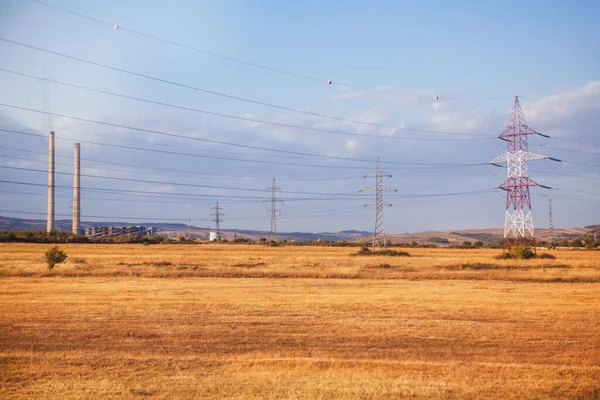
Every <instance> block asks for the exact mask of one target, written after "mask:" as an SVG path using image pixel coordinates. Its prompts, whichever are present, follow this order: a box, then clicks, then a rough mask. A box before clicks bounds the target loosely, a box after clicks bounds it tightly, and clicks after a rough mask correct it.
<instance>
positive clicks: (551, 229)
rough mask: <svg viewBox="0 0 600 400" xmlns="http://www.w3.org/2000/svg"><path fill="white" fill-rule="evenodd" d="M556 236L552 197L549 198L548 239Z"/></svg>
mask: <svg viewBox="0 0 600 400" xmlns="http://www.w3.org/2000/svg"><path fill="white" fill-rule="evenodd" d="M553 238H554V223H553V222H552V199H548V240H552V239H553Z"/></svg>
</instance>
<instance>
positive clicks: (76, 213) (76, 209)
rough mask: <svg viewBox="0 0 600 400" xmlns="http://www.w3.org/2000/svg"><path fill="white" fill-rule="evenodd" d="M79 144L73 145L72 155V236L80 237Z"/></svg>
mask: <svg viewBox="0 0 600 400" xmlns="http://www.w3.org/2000/svg"><path fill="white" fill-rule="evenodd" d="M79 148H80V145H79V143H75V153H74V155H73V160H74V161H73V168H74V170H73V234H74V235H80V234H81V228H80V223H81V220H80V212H81V203H80V202H79V199H80V197H79V189H80V186H79V179H80V177H79V171H80V168H79Z"/></svg>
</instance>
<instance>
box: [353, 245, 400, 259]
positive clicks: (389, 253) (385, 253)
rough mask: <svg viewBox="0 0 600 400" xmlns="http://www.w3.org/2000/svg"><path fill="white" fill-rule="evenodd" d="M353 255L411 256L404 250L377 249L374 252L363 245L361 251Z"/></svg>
mask: <svg viewBox="0 0 600 400" xmlns="http://www.w3.org/2000/svg"><path fill="white" fill-rule="evenodd" d="M351 255H353V256H393V257H410V254H409V253H407V252H406V251H402V250H376V251H375V252H373V250H371V249H370V248H368V247H362V248H361V249H360V251H358V252H356V253H352V254H351Z"/></svg>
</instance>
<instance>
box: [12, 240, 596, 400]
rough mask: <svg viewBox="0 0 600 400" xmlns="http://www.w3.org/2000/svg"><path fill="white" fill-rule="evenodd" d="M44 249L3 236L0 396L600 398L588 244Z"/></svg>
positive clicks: (592, 268)
mask: <svg viewBox="0 0 600 400" xmlns="http://www.w3.org/2000/svg"><path fill="white" fill-rule="evenodd" d="M48 247H49V246H48V245H45V246H44V245H27V244H6V245H1V246H0V254H1V255H2V261H0V277H1V278H0V280H1V285H2V286H1V287H0V288H1V289H0V329H1V331H2V335H0V371H2V373H0V397H2V398H59V397H60V398H67V399H68V398H103V399H104V398H123V397H124V398H143V397H146V398H165V399H167V398H169V399H170V398H223V397H227V398H273V399H279V398H322V399H331V398H400V397H406V398H494V399H498V398H514V399H523V398H555V399H564V398H581V399H588V398H589V399H593V398H598V396H599V395H600V283H598V282H600V266H599V261H600V253H598V252H585V251H553V252H552V253H553V254H554V255H556V257H557V258H556V260H531V261H521V262H517V261H514V260H495V259H494V258H493V256H494V255H495V254H497V253H498V251H491V250H446V249H408V251H409V253H411V257H406V258H401V259H398V258H397V257H389V258H386V257H365V258H360V257H350V256H349V254H350V253H352V252H355V251H356V249H352V248H331V247H310V248H308V247H281V248H267V247H261V246H228V245H200V246H141V245H139V246H138V245H106V246H98V245H65V246H61V248H63V249H64V250H65V251H66V252H67V253H68V254H69V258H68V259H67V262H66V263H64V264H59V265H58V266H57V267H56V268H55V270H53V271H48V269H47V267H46V266H45V265H44V261H43V256H42V254H43V252H44V251H45V250H46V249H47V248H48ZM257 278H261V279H257ZM284 278H286V279H284ZM325 278H327V279H325ZM343 278H347V279H343Z"/></svg>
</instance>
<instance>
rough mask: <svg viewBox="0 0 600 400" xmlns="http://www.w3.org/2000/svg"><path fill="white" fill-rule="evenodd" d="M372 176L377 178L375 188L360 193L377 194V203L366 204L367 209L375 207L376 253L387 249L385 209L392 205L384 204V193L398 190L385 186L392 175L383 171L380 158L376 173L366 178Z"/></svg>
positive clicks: (374, 246)
mask: <svg viewBox="0 0 600 400" xmlns="http://www.w3.org/2000/svg"><path fill="white" fill-rule="evenodd" d="M371 176H374V177H375V186H371V187H369V188H367V189H362V190H360V191H359V192H375V203H369V204H365V207H368V206H375V228H374V229H373V252H375V250H376V249H381V248H382V247H383V248H384V249H385V248H386V247H387V242H386V238H385V222H384V219H383V207H391V206H392V205H391V204H389V203H388V204H384V202H383V192H396V191H397V190H396V189H393V188H389V187H387V186H383V178H391V177H392V175H390V174H389V173H387V172H383V171H382V170H381V164H380V162H379V157H377V168H376V169H375V171H373V172H371V173H369V174H367V175H365V176H364V177H365V178H367V177H371Z"/></svg>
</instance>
